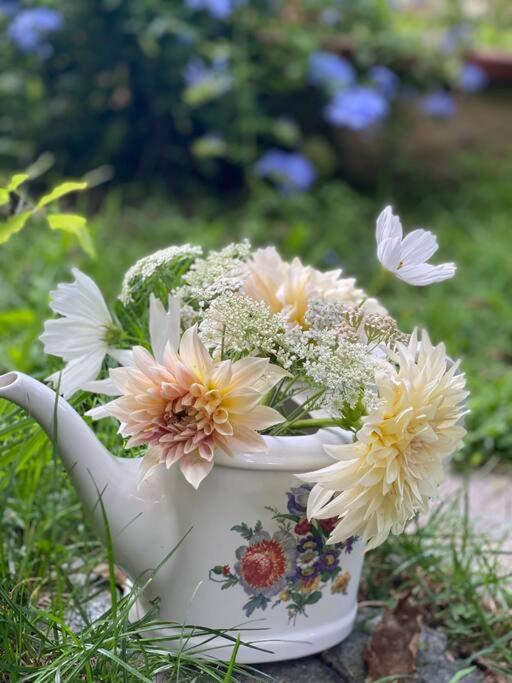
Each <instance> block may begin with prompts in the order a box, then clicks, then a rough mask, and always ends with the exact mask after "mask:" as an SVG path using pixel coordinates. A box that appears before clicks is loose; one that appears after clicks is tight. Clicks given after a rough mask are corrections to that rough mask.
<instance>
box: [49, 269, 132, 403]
mask: <svg viewBox="0 0 512 683" xmlns="http://www.w3.org/2000/svg"><path fill="white" fill-rule="evenodd" d="M71 272H72V273H73V276H74V278H75V282H65V283H61V284H60V285H58V286H57V289H55V290H54V291H53V292H51V294H50V296H51V300H50V308H51V309H52V311H54V313H58V314H59V315H60V316H62V317H60V318H57V319H55V320H47V321H46V322H45V324H44V332H43V334H42V335H41V336H40V337H39V339H40V340H41V341H42V342H43V344H44V350H45V352H46V353H48V354H50V355H52V356H58V357H59V358H62V359H63V360H64V361H65V362H66V365H65V367H64V368H63V370H62V371H59V372H56V373H54V374H53V375H50V377H48V378H47V379H48V380H49V381H51V382H53V384H54V385H57V384H58V383H59V377H60V393H61V394H62V395H63V396H64V397H65V398H69V397H70V396H72V395H73V394H74V393H75V392H76V391H78V389H85V390H86V391H97V390H99V389H101V382H95V381H94V380H96V378H97V376H98V374H99V372H100V370H101V366H102V364H103V360H104V358H105V356H106V355H107V354H108V355H109V356H112V358H114V359H115V360H117V361H118V362H119V363H123V362H126V361H127V360H128V358H129V356H130V354H131V352H128V351H124V350H122V349H117V348H114V347H112V346H111V345H110V339H111V337H112V332H113V330H114V329H115V324H114V321H113V320H112V316H111V315H110V312H109V310H108V308H107V305H106V303H105V300H104V299H103V295H102V294H101V292H100V290H99V288H98V286H97V285H96V283H95V282H94V281H93V280H92V279H91V278H90V277H88V276H87V275H85V274H84V273H82V272H81V271H80V270H78V268H73V269H72V271H71ZM104 389H105V393H108V387H105V388H104Z"/></svg>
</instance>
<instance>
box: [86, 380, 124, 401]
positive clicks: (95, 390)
mask: <svg viewBox="0 0 512 683" xmlns="http://www.w3.org/2000/svg"><path fill="white" fill-rule="evenodd" d="M81 388H82V389H83V390H84V391H90V392H91V394H104V395H105V396H119V389H118V388H117V387H116V385H115V384H114V382H113V381H112V380H111V379H110V378H109V377H108V378H106V379H97V380H94V381H92V382H86V383H85V384H83V385H82V387H81Z"/></svg>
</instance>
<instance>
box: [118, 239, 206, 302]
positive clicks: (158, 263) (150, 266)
mask: <svg viewBox="0 0 512 683" xmlns="http://www.w3.org/2000/svg"><path fill="white" fill-rule="evenodd" d="M202 253H203V250H202V249H201V247H195V246H192V245H191V244H182V245H178V246H172V247H167V248H166V249H160V250H159V251H155V252H154V253H153V254H150V255H149V256H145V257H144V258H141V259H139V260H138V261H137V262H136V263H135V264H134V265H133V266H132V267H131V268H130V269H129V270H128V271H127V272H126V275H125V276H124V278H123V284H122V287H121V294H120V296H119V298H120V299H121V301H122V302H123V303H124V304H125V305H127V304H129V303H130V302H131V301H132V298H133V295H132V288H133V285H134V283H136V282H137V281H138V280H142V281H145V280H147V279H149V278H150V277H151V276H152V275H153V273H155V272H156V271H157V270H158V269H159V268H161V267H162V266H165V265H168V264H170V263H172V262H173V261H175V260H177V259H181V258H196V257H198V256H201V254H202Z"/></svg>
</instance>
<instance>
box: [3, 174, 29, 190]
mask: <svg viewBox="0 0 512 683" xmlns="http://www.w3.org/2000/svg"><path fill="white" fill-rule="evenodd" d="M28 177H29V176H28V174H27V173H15V174H14V175H13V176H12V178H11V179H10V180H9V182H8V184H7V187H6V188H5V189H6V190H7V192H15V191H16V190H17V189H18V187H19V186H20V185H23V183H24V182H25V180H28Z"/></svg>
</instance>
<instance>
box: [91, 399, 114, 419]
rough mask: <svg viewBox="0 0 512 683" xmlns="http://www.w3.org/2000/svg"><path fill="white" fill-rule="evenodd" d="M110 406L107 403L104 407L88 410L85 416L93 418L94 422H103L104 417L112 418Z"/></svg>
mask: <svg viewBox="0 0 512 683" xmlns="http://www.w3.org/2000/svg"><path fill="white" fill-rule="evenodd" d="M108 405H109V404H108V403H106V404H105V405H102V406H96V407H95V408H91V409H90V410H88V411H87V412H86V413H85V414H86V415H87V416H88V417H92V419H93V420H102V419H103V418H104V417H112V415H111V413H110V411H109V409H108Z"/></svg>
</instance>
